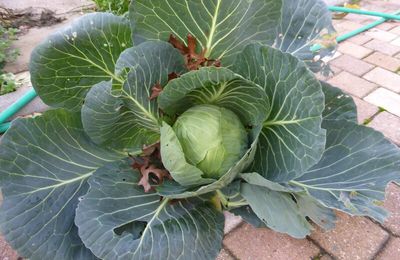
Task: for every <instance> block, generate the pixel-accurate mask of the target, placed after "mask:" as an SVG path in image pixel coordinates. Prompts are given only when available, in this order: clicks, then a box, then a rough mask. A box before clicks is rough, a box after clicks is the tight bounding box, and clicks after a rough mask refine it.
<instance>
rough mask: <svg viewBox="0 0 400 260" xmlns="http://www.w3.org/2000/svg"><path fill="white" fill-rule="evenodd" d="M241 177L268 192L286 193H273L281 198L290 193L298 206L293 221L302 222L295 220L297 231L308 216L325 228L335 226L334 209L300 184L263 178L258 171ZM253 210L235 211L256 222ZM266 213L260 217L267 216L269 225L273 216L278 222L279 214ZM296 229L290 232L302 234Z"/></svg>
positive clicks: (259, 190)
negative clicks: (308, 192)
mask: <svg viewBox="0 0 400 260" xmlns="http://www.w3.org/2000/svg"><path fill="white" fill-rule="evenodd" d="M240 177H241V178H242V179H243V180H245V181H246V183H247V184H249V185H254V186H259V187H264V188H266V189H268V190H269V191H268V192H270V191H274V192H278V193H279V192H280V193H286V195H283V194H280V195H276V193H273V194H275V195H276V196H278V197H279V198H281V197H282V196H283V197H284V198H287V196H288V195H291V198H292V200H293V201H295V203H296V207H295V208H294V209H291V210H292V211H294V212H295V213H296V214H295V215H294V216H296V217H295V218H292V221H294V220H296V219H297V220H299V221H300V222H298V221H295V222H294V223H295V224H296V226H297V232H299V230H298V227H299V226H300V227H301V226H303V225H302V224H301V223H303V221H304V220H303V219H305V218H306V217H309V218H310V219H311V220H312V221H313V222H315V223H316V224H318V225H319V226H321V227H322V228H324V229H331V228H333V227H334V226H335V221H336V216H335V213H334V211H333V210H332V209H330V208H326V207H325V206H323V205H322V204H321V203H319V202H318V201H317V200H316V199H314V198H313V197H311V196H309V195H308V194H307V193H306V192H305V191H304V188H302V187H298V186H293V185H290V184H279V183H276V182H271V181H269V180H267V179H265V178H263V177H262V176H261V175H259V174H258V173H244V174H241V175H240ZM251 190H252V192H255V193H259V192H261V193H262V194H264V192H265V190H262V189H256V190H255V191H254V189H251ZM242 195H243V194H242ZM243 196H246V195H243ZM260 196H262V195H260ZM256 197H257V196H255V197H251V198H250V199H251V200H254V199H255V198H256ZM249 203H250V206H252V204H253V206H255V205H254V203H257V201H256V202H253V203H252V201H249ZM289 204H291V205H292V206H293V205H294V204H292V203H291V202H290V203H289ZM254 211H255V212H256V213H258V214H261V213H260V212H259V211H257V210H256V209H254ZM252 212H253V210H251V211H249V210H246V209H245V208H243V209H241V210H238V211H236V212H235V213H237V214H239V215H242V214H244V215H245V217H246V218H247V219H250V222H251V223H252V222H254V221H253V220H252V219H254V217H255V216H252ZM274 213H276V214H278V215H282V214H283V213H284V212H282V210H280V211H276V212H274ZM265 214H266V213H262V215H259V217H260V218H263V217H267V219H266V224H267V225H268V222H271V220H270V218H271V217H272V218H273V219H274V220H273V222H276V221H277V220H276V219H279V217H278V216H275V215H272V213H268V214H269V215H267V216H265ZM298 215H301V216H302V217H303V218H300V219H299V218H298ZM275 218H276V219H275ZM277 222H278V223H277V225H281V223H280V222H279V221H277ZM255 223H257V222H255ZM282 225H290V224H287V223H283V224H282ZM306 227H307V225H306ZM295 230H296V228H294V231H293V232H294V234H291V233H289V234H291V235H293V236H294V237H296V236H299V235H300V234H301V232H300V233H296V231H295ZM303 231H305V230H303ZM288 232H291V231H288Z"/></svg>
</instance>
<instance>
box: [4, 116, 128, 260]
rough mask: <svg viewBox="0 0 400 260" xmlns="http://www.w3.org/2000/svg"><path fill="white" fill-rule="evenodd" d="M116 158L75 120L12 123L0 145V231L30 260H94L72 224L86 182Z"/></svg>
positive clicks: (57, 118) (52, 118) (54, 118)
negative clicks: (0, 193)
mask: <svg viewBox="0 0 400 260" xmlns="http://www.w3.org/2000/svg"><path fill="white" fill-rule="evenodd" d="M120 158H121V155H119V154H116V153H114V152H110V151H108V150H104V149H102V148H99V147H97V146H96V145H95V144H93V143H92V142H91V141H90V139H89V138H88V137H87V136H86V135H85V133H84V131H83V129H82V125H81V120H80V117H79V114H72V113H70V112H67V111H65V110H52V111H48V112H46V113H44V114H43V115H42V116H40V117H35V118H30V119H17V120H16V121H15V122H14V123H13V124H12V127H11V128H10V130H9V131H7V133H6V134H5V135H4V137H3V139H2V140H1V143H0V164H1V168H0V174H1V188H2V192H3V197H4V199H3V204H2V206H1V209H0V228H1V231H2V233H3V234H4V236H5V237H6V240H7V241H8V242H9V243H10V244H11V246H12V247H13V248H14V249H16V250H17V252H18V253H19V254H20V255H21V256H23V257H26V258H29V259H40V260H46V259H49V260H50V259H66V260H68V259H71V260H72V259H73V260H76V259H82V260H86V259H95V257H94V256H93V254H92V253H91V252H90V251H89V250H88V249H87V248H85V246H84V245H83V243H82V241H81V239H80V238H79V236H78V229H77V227H76V226H75V224H74V217H75V208H76V206H77V205H78V198H79V197H80V196H82V195H84V194H85V193H86V192H87V189H88V185H87V182H86V180H87V178H89V176H91V175H92V174H93V172H94V171H96V170H97V169H98V168H99V167H102V166H103V165H104V164H106V163H108V162H111V161H114V160H119V159H120Z"/></svg>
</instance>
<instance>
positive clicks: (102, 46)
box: [30, 13, 132, 110]
mask: <svg viewBox="0 0 400 260" xmlns="http://www.w3.org/2000/svg"><path fill="white" fill-rule="evenodd" d="M131 45H132V40H131V29H130V26H129V22H128V21H127V20H126V19H125V18H122V17H118V16H114V15H112V14H106V13H93V14H87V15H85V16H83V17H82V18H80V19H78V20H76V21H75V22H73V23H72V24H71V25H70V26H68V27H66V28H65V29H64V30H61V31H59V32H56V33H55V34H53V35H51V36H50V37H49V38H48V39H47V40H45V41H44V42H43V43H42V44H40V45H39V46H37V47H36V48H35V50H34V51H33V53H32V57H31V62H30V72H31V80H32V84H33V87H34V88H35V90H36V92H37V93H38V94H39V96H40V97H41V99H42V100H43V101H44V102H45V103H46V104H48V105H50V106H54V107H64V108H68V109H71V110H79V109H80V107H81V105H82V103H83V100H84V98H85V96H86V93H87V92H88V91H89V89H90V88H91V87H92V86H93V85H95V84H96V83H99V82H101V81H108V80H110V79H113V80H114V82H115V83H116V84H122V82H123V80H122V79H120V78H119V77H118V76H117V75H115V74H114V67H115V63H116V61H117V59H118V57H119V55H120V54H121V52H122V51H123V50H124V49H126V48H128V47H130V46H131Z"/></svg>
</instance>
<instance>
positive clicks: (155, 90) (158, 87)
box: [149, 82, 163, 100]
mask: <svg viewBox="0 0 400 260" xmlns="http://www.w3.org/2000/svg"><path fill="white" fill-rule="evenodd" d="M162 91H163V88H162V86H161V85H160V83H158V82H157V83H156V84H155V85H154V86H153V87H152V88H151V96H150V97H149V100H153V99H156V98H157V97H158V96H159V95H160V94H161V92H162Z"/></svg>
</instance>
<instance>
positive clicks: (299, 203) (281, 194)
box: [0, 0, 400, 260]
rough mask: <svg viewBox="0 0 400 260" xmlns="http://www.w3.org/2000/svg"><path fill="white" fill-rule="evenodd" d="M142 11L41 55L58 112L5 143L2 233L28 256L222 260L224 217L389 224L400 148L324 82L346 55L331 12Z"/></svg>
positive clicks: (98, 19)
mask: <svg viewBox="0 0 400 260" xmlns="http://www.w3.org/2000/svg"><path fill="white" fill-rule="evenodd" d="M132 3H133V4H132V5H131V8H130V14H129V18H130V21H129V20H128V19H127V18H125V17H121V16H116V15H113V14H110V13H94V14H88V15H86V16H84V17H82V18H81V19H79V20H78V21H76V22H74V23H73V24H71V26H69V27H67V28H65V29H63V30H62V31H60V32H57V33H55V34H53V35H51V36H50V37H49V38H48V39H47V40H46V41H44V42H43V43H42V44H40V45H39V46H37V47H36V49H35V50H34V51H33V54H32V60H31V63H30V72H31V78H32V83H33V85H34V88H35V89H36V91H37V93H38V94H39V96H40V97H41V98H42V100H43V101H44V102H45V103H47V104H48V105H50V106H52V107H53V108H54V109H52V110H50V111H48V112H45V113H43V115H41V116H38V117H35V118H23V119H18V120H17V121H16V122H15V123H13V124H12V126H11V128H10V129H9V131H8V132H7V133H6V134H5V135H4V137H3V138H2V139H1V143H0V165H1V167H0V184H1V190H2V192H3V204H2V207H1V208H0V229H1V231H2V233H3V234H4V236H5V238H6V239H7V241H8V242H9V243H10V244H11V245H12V247H13V248H15V249H16V250H17V251H18V253H19V254H20V255H21V256H23V257H25V258H29V259H33V260H35V259H44V260H47V259H66V260H70V259H71V260H72V259H73V260H75V259H85V260H86V259H98V258H100V259H106V260H108V259H138V260H139V259H167V260H169V259H214V258H216V257H217V255H218V252H219V251H220V249H221V244H222V238H223V228H224V217H223V214H222V209H224V210H229V211H231V212H233V213H235V214H238V215H240V216H242V217H243V218H244V219H245V220H246V221H248V222H249V223H251V224H253V225H255V226H257V227H269V228H271V229H273V230H276V231H278V232H283V233H287V234H289V235H291V236H293V237H296V238H303V237H305V236H306V235H308V234H310V232H311V230H312V228H313V225H312V224H311V223H310V222H313V223H315V224H316V225H319V226H320V227H322V228H324V229H329V228H332V227H333V226H334V224H335V211H334V209H336V210H339V211H342V212H346V213H348V214H351V215H359V216H369V217H371V218H373V219H375V220H377V221H380V222H383V221H384V219H385V216H386V212H385V210H383V209H382V208H380V205H381V201H382V200H383V199H384V191H385V188H386V185H387V184H388V183H389V182H391V181H397V182H398V181H400V151H399V149H398V147H396V146H395V145H393V144H391V143H390V142H389V141H387V140H386V139H385V138H384V136H383V135H382V134H381V133H379V132H377V131H375V130H373V129H371V128H368V127H366V126H360V125H358V124H357V111H356V106H355V104H354V101H353V100H352V98H351V97H350V96H348V95H345V94H344V93H343V92H342V91H341V90H340V89H338V88H334V87H332V86H330V85H329V84H327V83H324V82H321V81H319V80H318V79H317V78H316V77H315V75H314V74H313V73H312V72H311V70H312V71H321V70H324V68H325V66H324V64H323V62H322V60H321V59H322V58H323V57H324V56H326V55H331V54H333V49H332V48H329V47H324V46H331V45H332V44H331V43H329V42H328V43H327V42H326V41H327V39H329V37H327V35H332V34H333V33H334V32H333V31H332V30H333V29H332V28H333V27H332V23H331V19H330V17H331V16H330V12H329V11H328V9H327V7H326V6H325V4H324V3H323V1H320V0H252V1H248V0H203V1H197V0H175V1H172V0H135V1H133V2H132ZM321 42H323V43H324V44H322V46H323V48H322V49H320V50H318V51H316V52H314V51H312V50H311V47H312V46H314V45H315V44H316V43H321ZM57 108H58V109H57ZM205 108H207V109H205ZM204 111H206V113H203V112H204ZM267 242H268V241H267Z"/></svg>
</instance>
